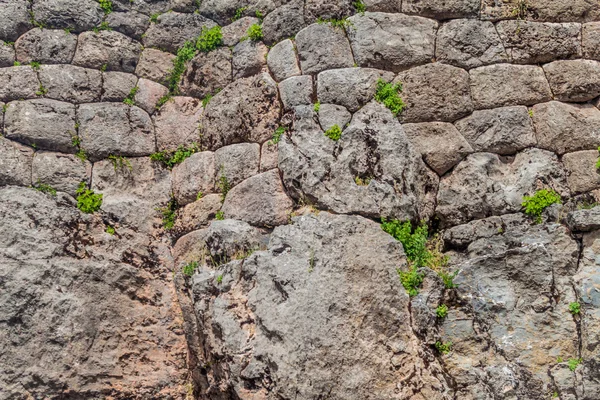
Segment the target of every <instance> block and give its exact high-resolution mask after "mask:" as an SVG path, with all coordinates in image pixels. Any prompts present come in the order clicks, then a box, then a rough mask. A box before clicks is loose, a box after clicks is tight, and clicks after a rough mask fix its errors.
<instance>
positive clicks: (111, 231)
mask: <svg viewBox="0 0 600 400" xmlns="http://www.w3.org/2000/svg"><path fill="white" fill-rule="evenodd" d="M115 232H116V230H115V228H114V226H110V225H106V233H108V234H109V235H111V236H112V235H114V234H115Z"/></svg>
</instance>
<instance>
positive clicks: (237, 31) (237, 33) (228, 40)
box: [221, 17, 260, 47]
mask: <svg viewBox="0 0 600 400" xmlns="http://www.w3.org/2000/svg"><path fill="white" fill-rule="evenodd" d="M259 23H260V21H259V20H258V18H255V17H242V18H240V19H238V20H237V21H234V22H232V23H231V24H229V25H227V26H224V27H223V28H222V29H221V34H222V35H223V45H224V46H228V47H229V46H235V45H236V44H238V43H239V41H240V40H241V39H242V38H243V37H247V35H248V28H250V27H251V26H252V25H254V24H259Z"/></svg>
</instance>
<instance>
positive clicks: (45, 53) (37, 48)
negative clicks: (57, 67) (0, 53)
mask: <svg viewBox="0 0 600 400" xmlns="http://www.w3.org/2000/svg"><path fill="white" fill-rule="evenodd" d="M76 46H77V36H76V35H74V34H72V33H67V32H65V31H62V30H51V29H45V30H42V29H39V28H36V29H32V30H30V31H29V32H27V33H26V34H24V35H23V36H21V37H20V38H19V39H18V40H17V41H16V42H15V50H16V59H17V61H19V62H22V63H30V62H32V61H37V62H39V63H43V64H69V63H71V61H72V60H73V56H74V55H75V47H76Z"/></svg>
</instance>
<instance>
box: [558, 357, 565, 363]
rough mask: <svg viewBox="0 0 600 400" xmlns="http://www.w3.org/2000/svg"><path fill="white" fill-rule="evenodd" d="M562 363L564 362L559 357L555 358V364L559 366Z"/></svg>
mask: <svg viewBox="0 0 600 400" xmlns="http://www.w3.org/2000/svg"><path fill="white" fill-rule="evenodd" d="M563 361H564V360H563V358H562V357H561V356H558V357H557V358H556V363H557V364H560V363H561V362H563Z"/></svg>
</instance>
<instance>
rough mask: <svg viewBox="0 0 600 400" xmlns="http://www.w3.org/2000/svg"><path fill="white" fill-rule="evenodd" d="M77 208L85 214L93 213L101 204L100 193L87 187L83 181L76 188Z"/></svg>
mask: <svg viewBox="0 0 600 400" xmlns="http://www.w3.org/2000/svg"><path fill="white" fill-rule="evenodd" d="M76 193H77V208H79V209H80V210H81V211H82V212H84V213H86V214H92V213H95V212H96V211H98V210H99V209H100V207H101V206H102V195H101V194H96V193H94V191H93V190H90V189H88V188H87V185H86V183H85V182H81V183H80V184H79V188H78V189H77V192H76Z"/></svg>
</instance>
